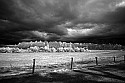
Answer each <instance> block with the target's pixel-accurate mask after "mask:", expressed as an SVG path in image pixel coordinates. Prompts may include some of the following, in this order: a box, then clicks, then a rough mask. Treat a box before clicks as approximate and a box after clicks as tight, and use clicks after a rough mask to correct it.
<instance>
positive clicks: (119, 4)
mask: <svg viewBox="0 0 125 83" xmlns="http://www.w3.org/2000/svg"><path fill="white" fill-rule="evenodd" d="M116 7H125V0H123V1H122V2H120V3H118V4H116Z"/></svg>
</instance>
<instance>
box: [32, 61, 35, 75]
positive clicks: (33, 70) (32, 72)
mask: <svg viewBox="0 0 125 83" xmlns="http://www.w3.org/2000/svg"><path fill="white" fill-rule="evenodd" d="M34 71H35V59H33V70H32V74H34Z"/></svg>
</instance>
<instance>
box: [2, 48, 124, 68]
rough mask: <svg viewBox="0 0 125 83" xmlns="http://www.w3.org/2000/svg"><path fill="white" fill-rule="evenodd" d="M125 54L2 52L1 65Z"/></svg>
mask: <svg viewBox="0 0 125 83" xmlns="http://www.w3.org/2000/svg"><path fill="white" fill-rule="evenodd" d="M122 55H125V52H124V51H117V50H107V51H104V50H102V51H91V52H76V53H69V52H67V53H0V67H11V66H14V67H17V66H29V65H32V60H33V59H36V65H41V66H45V65H50V64H60V63H66V62H70V59H71V57H73V58H74V61H81V60H83V61H84V60H87V59H95V57H99V58H103V57H104V58H105V57H112V56H117V57H120V56H122Z"/></svg>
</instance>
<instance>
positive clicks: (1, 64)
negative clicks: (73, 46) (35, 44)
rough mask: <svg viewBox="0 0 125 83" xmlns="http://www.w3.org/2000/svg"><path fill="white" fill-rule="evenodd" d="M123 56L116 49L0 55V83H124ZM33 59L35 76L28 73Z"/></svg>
mask: <svg viewBox="0 0 125 83" xmlns="http://www.w3.org/2000/svg"><path fill="white" fill-rule="evenodd" d="M124 55H125V51H119V50H91V51H88V52H76V53H74V52H70V53H69V52H65V53H1V54H0V83H22V82H23V83H41V82H42V83H44V82H45V83H46V82H47V83H48V82H49V83H50V82H54V83H76V82H78V83H83V82H86V83H102V82H104V83H110V82H113V83H124V82H125V80H124V79H125V71H124V69H125V66H124ZM71 57H73V69H72V70H71V69H70V68H71V64H70V62H71ZM95 57H97V58H98V65H97V64H96V61H95ZM114 57H115V60H114ZM33 59H35V60H36V63H35V65H36V66H35V74H31V73H32V64H33Z"/></svg>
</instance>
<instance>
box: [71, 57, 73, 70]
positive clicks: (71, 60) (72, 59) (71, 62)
mask: <svg viewBox="0 0 125 83" xmlns="http://www.w3.org/2000/svg"><path fill="white" fill-rule="evenodd" d="M72 67H73V57H72V58H71V70H72Z"/></svg>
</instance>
